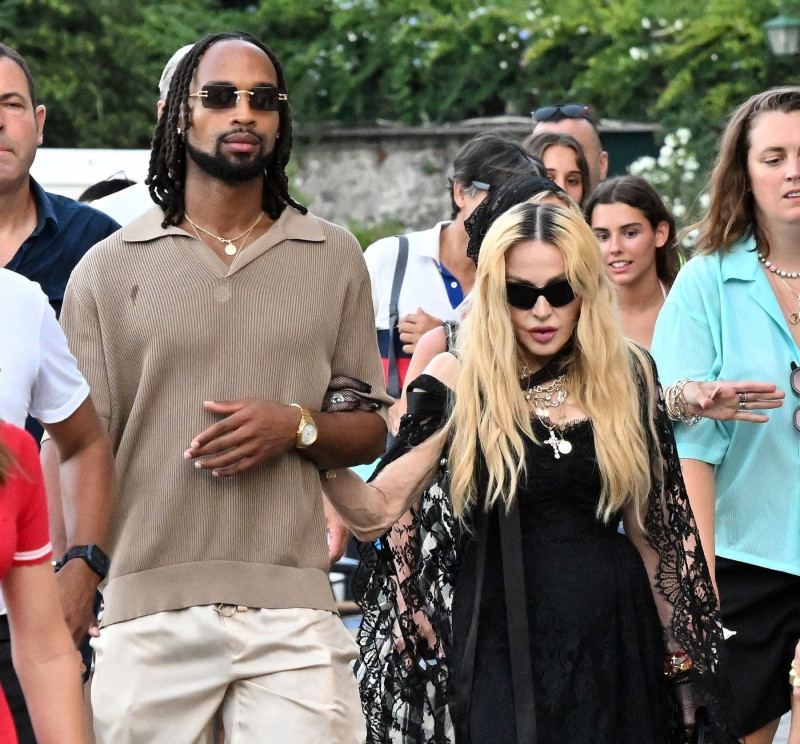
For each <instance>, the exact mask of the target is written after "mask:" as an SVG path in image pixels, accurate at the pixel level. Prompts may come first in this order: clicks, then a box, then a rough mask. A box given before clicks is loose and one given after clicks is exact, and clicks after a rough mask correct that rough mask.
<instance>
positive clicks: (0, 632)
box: [0, 615, 36, 744]
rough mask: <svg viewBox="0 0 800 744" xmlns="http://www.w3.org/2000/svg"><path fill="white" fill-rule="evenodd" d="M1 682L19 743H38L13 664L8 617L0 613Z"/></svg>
mask: <svg viewBox="0 0 800 744" xmlns="http://www.w3.org/2000/svg"><path fill="white" fill-rule="evenodd" d="M0 684H2V686H3V693H4V694H5V696H6V700H7V701H8V707H9V708H10V709H11V716H12V717H13V719H14V725H15V726H16V727H17V738H18V739H19V744H36V737H35V736H34V735H33V726H31V719H30V717H29V716H28V709H27V707H26V706H25V698H24V697H23V696H22V688H20V686H19V680H18V679H17V675H16V673H15V672H14V667H13V665H12V664H11V639H10V636H9V634H8V617H6V616H5V615H0Z"/></svg>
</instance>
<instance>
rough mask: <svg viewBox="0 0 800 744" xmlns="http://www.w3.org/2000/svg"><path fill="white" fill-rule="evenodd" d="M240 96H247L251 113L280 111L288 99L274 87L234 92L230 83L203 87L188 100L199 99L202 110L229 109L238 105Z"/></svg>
mask: <svg viewBox="0 0 800 744" xmlns="http://www.w3.org/2000/svg"><path fill="white" fill-rule="evenodd" d="M240 96H247V97H248V99H247V100H248V103H249V104H250V108H251V109H253V111H280V110H282V109H283V106H284V104H285V103H286V101H288V100H289V97H288V96H287V95H286V93H281V92H280V91H279V90H278V89H277V88H276V87H275V86H274V85H257V86H256V87H255V88H252V89H251V90H236V86H235V85H231V84H230V83H214V84H211V85H204V86H203V87H202V88H201V89H200V90H198V91H197V92H195V93H190V94H189V98H199V99H200V102H201V103H202V104H203V108H207V109H217V110H218V109H229V108H234V107H235V106H236V105H238V103H239V97H240Z"/></svg>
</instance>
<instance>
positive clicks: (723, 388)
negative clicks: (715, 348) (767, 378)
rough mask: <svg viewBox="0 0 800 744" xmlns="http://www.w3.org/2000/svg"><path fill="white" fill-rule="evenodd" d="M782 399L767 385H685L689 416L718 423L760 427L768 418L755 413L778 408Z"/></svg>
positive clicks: (720, 382)
mask: <svg viewBox="0 0 800 744" xmlns="http://www.w3.org/2000/svg"><path fill="white" fill-rule="evenodd" d="M785 396H786V393H784V392H783V391H782V390H778V388H777V386H776V385H773V384H772V383H771V382H752V381H744V382H730V381H727V380H715V381H714V382H696V381H692V382H687V383H686V385H684V387H683V397H684V398H685V400H686V408H687V410H688V411H689V413H691V414H692V415H695V416H703V417H704V418H710V419H717V420H718V421H752V422H754V423H758V424H763V423H764V422H765V421H768V420H769V417H768V416H765V415H764V414H762V413H755V411H764V410H767V409H770V408H780V407H781V406H782V405H783V399H784V397H785Z"/></svg>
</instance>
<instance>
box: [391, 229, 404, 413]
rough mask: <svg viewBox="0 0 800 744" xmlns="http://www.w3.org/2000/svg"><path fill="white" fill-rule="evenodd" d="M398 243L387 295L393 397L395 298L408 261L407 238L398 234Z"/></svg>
mask: <svg viewBox="0 0 800 744" xmlns="http://www.w3.org/2000/svg"><path fill="white" fill-rule="evenodd" d="M397 237H398V239H399V240H400V245H399V247H398V250H397V263H395V265H394V279H392V293H391V295H390V297H389V360H388V361H389V364H388V374H387V382H386V389H387V391H388V393H389V395H391V396H392V397H393V398H399V397H400V393H401V392H402V391H401V389H400V375H399V373H398V371H397V353H396V351H395V346H394V343H395V332H396V331H397V324H398V322H399V318H398V317H397V300H398V298H399V297H400V288H401V287H402V286H403V277H404V276H405V274H406V264H407V263H408V238H407V237H406V236H405V235H398V236H397Z"/></svg>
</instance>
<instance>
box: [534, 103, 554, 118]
mask: <svg viewBox="0 0 800 744" xmlns="http://www.w3.org/2000/svg"><path fill="white" fill-rule="evenodd" d="M558 108H559V107H558V106H542V108H540V109H536V111H534V112H533V119H534V121H547V120H548V119H549V118H550V117H551V116H553V114H555V113H556V112H557V111H558Z"/></svg>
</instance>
